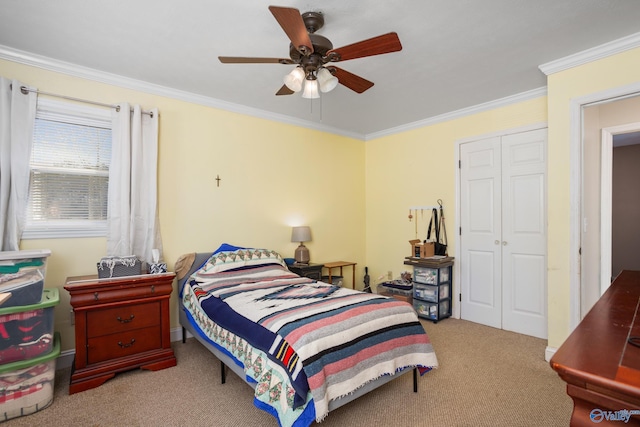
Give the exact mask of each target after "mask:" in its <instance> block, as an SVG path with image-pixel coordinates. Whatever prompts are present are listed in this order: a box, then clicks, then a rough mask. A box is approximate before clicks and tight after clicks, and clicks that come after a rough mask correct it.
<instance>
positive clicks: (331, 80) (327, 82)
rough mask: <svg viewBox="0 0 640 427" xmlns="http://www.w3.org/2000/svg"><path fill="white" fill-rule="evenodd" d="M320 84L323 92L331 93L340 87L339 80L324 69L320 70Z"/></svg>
mask: <svg viewBox="0 0 640 427" xmlns="http://www.w3.org/2000/svg"><path fill="white" fill-rule="evenodd" d="M318 83H319V84H320V91H321V92H329V91H331V90H333V89H335V87H336V86H338V79H337V78H336V77H335V76H334V75H333V74H331V71H329V70H327V69H326V68H324V67H323V68H320V69H319V70H318Z"/></svg>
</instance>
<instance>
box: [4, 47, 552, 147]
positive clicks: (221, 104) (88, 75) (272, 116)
mask: <svg viewBox="0 0 640 427" xmlns="http://www.w3.org/2000/svg"><path fill="white" fill-rule="evenodd" d="M0 59H5V60H8V61H12V62H17V63H20V64H24V65H29V66H32V67H37V68H41V69H44V70H48V71H54V72H57V73H62V74H66V75H69V76H73V77H78V78H81V79H86V80H91V81H95V82H99V83H104V84H109V85H114V86H118V87H122V88H125V89H131V90H135V91H139V92H145V93H149V94H152V95H158V96H162V97H166V98H171V99H177V100H180V101H184V102H189V103H193V104H198V105H203V106H206V107H212V108H217V109H221V110H225V111H230V112H234V113H238V114H243V115H248V116H252V117H256V118H261V119H265V120H271V121H276V122H280V123H285V124H289V125H293V126H300V127H304V128H307V129H313V130H318V131H321V132H327V133H332V134H336V135H341V136H345V137H349V138H353V139H357V140H362V141H368V140H372V139H376V138H380V137H383V136H388V135H392V134H397V133H401V132H406V131H408V130H413V129H417V128H421V127H425V126H430V125H434V124H437V123H442V122H446V121H449V120H453V119H457V118H461V117H464V116H469V115H472V114H476V113H479V112H483V111H487V110H491V109H494V108H498V107H503V106H506V105H510V104H514V103H517V102H522V101H525V100H529V99H533V98H537V97H540V96H545V95H546V93H547V89H546V87H542V88H538V89H533V90H530V91H527V92H522V93H519V94H515V95H511V96H508V97H505V98H500V99H497V100H494V101H490V102H486V103H483V104H479V105H475V106H471V107H468V108H463V109H460V110H456V111H452V112H449V113H445V114H441V115H438V116H434V117H430V118H427V119H424V120H420V121H417V122H412V123H408V124H406V125H402V126H398V127H393V128H389V129H386V130H383V131H380V132H374V133H370V134H366V135H365V134H360V133H356V132H348V131H345V130H343V129H338V128H335V127H331V126H326V125H321V124H318V123H316V122H312V121H308V120H302V119H297V118H293V117H290V116H286V115H284V114H277V113H272V112H269V111H265V110H260V109H257V108H251V107H247V106H244V105H240V104H235V103H232V102H227V101H222V100H219V99H215V98H211V97H207V96H203V95H198V94H195V93H191V92H187V91H182V90H177V89H173V88H169V87H166V86H160V85H156V84H153V83H149V82H145V81H142V80H136V79H132V78H128V77H123V76H120V75H118V74H113V73H108V72H105V71H100V70H95V69H92V68H88V67H82V66H79V65H76V64H72V63H69V62H64V61H59V60H56V59H52V58H49V57H45V56H41V55H37V54H33V53H30V52H25V51H21V50H17V49H13V48H10V47H8V46H3V45H0Z"/></svg>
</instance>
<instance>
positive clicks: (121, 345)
mask: <svg viewBox="0 0 640 427" xmlns="http://www.w3.org/2000/svg"><path fill="white" fill-rule="evenodd" d="M134 342H136V340H135V338H131V342H130V343H129V344H123V343H122V341H118V345H119V346H120V348H128V347H131V346H132V345H133V343H134Z"/></svg>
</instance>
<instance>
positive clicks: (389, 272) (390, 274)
mask: <svg viewBox="0 0 640 427" xmlns="http://www.w3.org/2000/svg"><path fill="white" fill-rule="evenodd" d="M387 279H388V280H393V272H392V271H391V270H389V271H387Z"/></svg>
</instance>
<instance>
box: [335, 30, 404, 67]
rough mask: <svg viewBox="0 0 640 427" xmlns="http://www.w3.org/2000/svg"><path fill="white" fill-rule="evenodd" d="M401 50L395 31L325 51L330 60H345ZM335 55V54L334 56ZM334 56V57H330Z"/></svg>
mask: <svg viewBox="0 0 640 427" xmlns="http://www.w3.org/2000/svg"><path fill="white" fill-rule="evenodd" d="M399 50H402V44H400V39H399V38H398V34H397V33H388V34H383V35H381V36H378V37H373V38H370V39H367V40H362V41H360V42H357V43H353V44H350V45H347V46H343V47H340V48H338V49H332V50H330V51H329V52H327V56H328V57H329V58H330V60H331V61H347V60H349V59H355V58H363V57H365V56H374V55H382V54H384V53H390V52H397V51H399ZM336 55H337V56H336ZM332 56H334V57H335V58H332Z"/></svg>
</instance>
